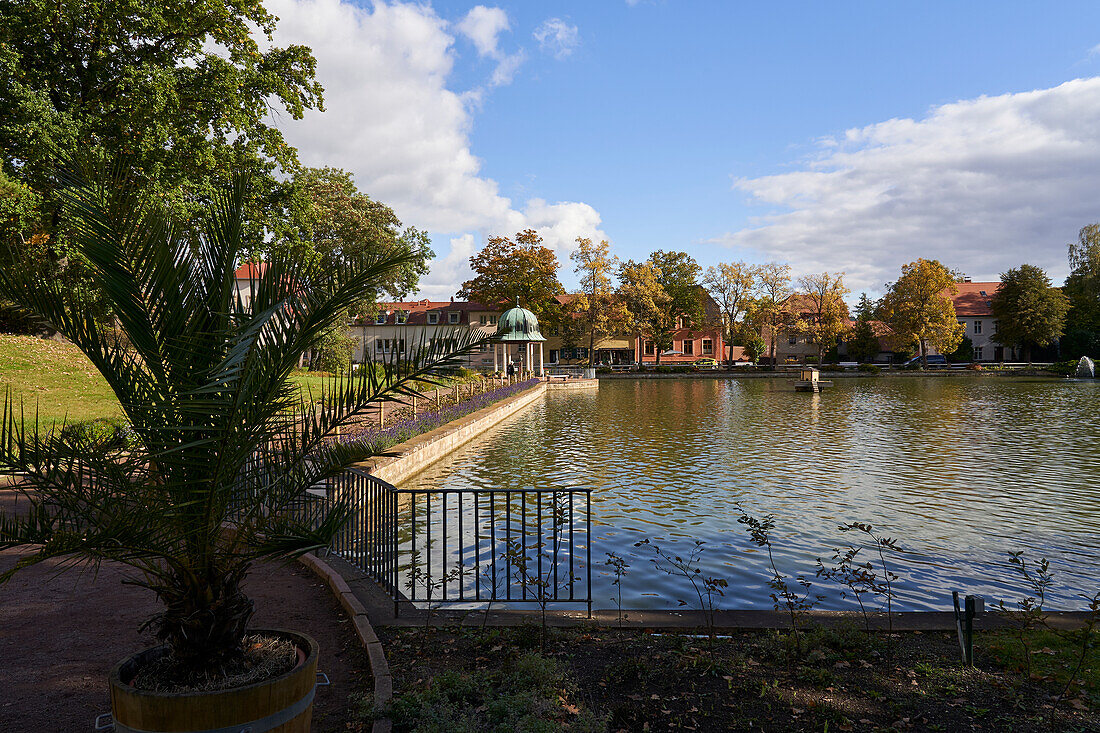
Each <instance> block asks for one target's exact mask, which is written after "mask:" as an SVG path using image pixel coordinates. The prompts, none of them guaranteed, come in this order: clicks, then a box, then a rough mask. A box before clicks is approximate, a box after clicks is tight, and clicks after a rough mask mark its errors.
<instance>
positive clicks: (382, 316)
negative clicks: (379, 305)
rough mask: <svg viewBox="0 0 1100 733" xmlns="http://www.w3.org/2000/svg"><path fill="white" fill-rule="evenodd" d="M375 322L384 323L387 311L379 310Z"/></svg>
mask: <svg viewBox="0 0 1100 733" xmlns="http://www.w3.org/2000/svg"><path fill="white" fill-rule="evenodd" d="M374 322H375V323H378V324H382V323H385V322H386V311H378V315H377V316H376V317H375V319H374Z"/></svg>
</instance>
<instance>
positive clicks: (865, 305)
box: [855, 293, 878, 321]
mask: <svg viewBox="0 0 1100 733" xmlns="http://www.w3.org/2000/svg"><path fill="white" fill-rule="evenodd" d="M876 312H878V304H877V303H875V301H873V300H871V298H870V297H869V296H868V295H867V293H860V294H859V303H857V304H856V308H855V316H856V320H857V321H873V320H874V319H875V313H876Z"/></svg>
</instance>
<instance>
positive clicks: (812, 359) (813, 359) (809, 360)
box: [805, 356, 817, 364]
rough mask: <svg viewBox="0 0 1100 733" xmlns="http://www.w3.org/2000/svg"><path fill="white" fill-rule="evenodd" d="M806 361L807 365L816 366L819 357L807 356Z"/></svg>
mask: <svg viewBox="0 0 1100 733" xmlns="http://www.w3.org/2000/svg"><path fill="white" fill-rule="evenodd" d="M805 361H806V363H807V364H816V363H817V357H816V356H807V357H806V359H805Z"/></svg>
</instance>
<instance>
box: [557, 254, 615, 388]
mask: <svg viewBox="0 0 1100 733" xmlns="http://www.w3.org/2000/svg"><path fill="white" fill-rule="evenodd" d="M569 257H570V259H572V260H573V262H575V263H576V267H575V268H574V270H573V271H574V272H576V274H577V275H578V276H579V277H580V282H581V292H580V295H579V297H578V298H576V299H575V300H574V301H573V302H572V303H571V304H570V305H571V308H570V315H572V313H576V314H577V318H576V319H575V320H577V321H579V322H580V324H581V327H582V329H583V333H584V334H585V335H587V337H588V366H590V367H591V366H592V365H593V364H594V363H595V359H596V341H597V340H599V339H602V338H604V337H606V336H610V335H611V334H613V333H617V332H621V331H622V330H623V324H624V322H626V321H627V320H628V318H629V315H628V314H627V313H626V309H625V306H624V305H623V303H622V300H621V299H620V298H619V297H618V296H617V295H616V294H615V290H614V288H612V286H611V275H612V274H613V273H614V272H615V268H616V267H617V265H618V263H619V260H618V258H617V257H614V256H612V254H611V245H609V244H608V243H607V240H606V239H605V240H601V241H600V243H599V244H594V243H593V242H592V240H591V239H588V238H587V237H577V249H576V250H574V251H573V253H572V254H570V255H569Z"/></svg>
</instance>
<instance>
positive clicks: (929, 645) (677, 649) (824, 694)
mask: <svg viewBox="0 0 1100 733" xmlns="http://www.w3.org/2000/svg"><path fill="white" fill-rule="evenodd" d="M379 633H380V636H381V637H382V642H383V645H384V647H385V649H386V654H387V658H388V659H389V662H390V666H391V671H392V673H393V675H394V684H395V688H396V689H395V694H396V695H397V698H396V701H395V704H394V705H393V706H391V708H390V709H389V710H390V712H391V714H393V716H394V718H395V723H396V726H395V730H398V731H402V730H424V731H428V730H447V729H451V730H471V731H476V730H496V729H502V730H503V729H506V727H507V725H516V721H520V720H522V721H525V722H524V727H527V728H529V729H532V730H592V729H600V730H609V731H620V730H623V731H646V730H648V731H673V730H676V731H683V730H689V731H690V730H697V731H818V732H820V731H823V730H827V731H997V732H1001V731H1027V732H1028V733H1034V732H1038V731H1048V730H1053V731H1058V732H1059V733H1061V732H1063V731H1100V688H1098V686H1097V685H1096V679H1097V677H1098V676H1100V657H1093V658H1092V659H1090V660H1089V662H1088V663H1087V664H1088V665H1089V666H1088V669H1089V670H1090V674H1089V675H1086V677H1085V679H1086V682H1085V684H1084V685H1082V686H1076V687H1074V688H1072V689H1071V690H1070V692H1069V694H1068V695H1067V696H1066V697H1065V698H1064V699H1063V700H1061V702H1060V703H1059V705H1058V708H1057V710H1056V712H1055V714H1054V716H1053V721H1051V711H1052V702H1053V698H1054V697H1055V696H1057V695H1058V694H1059V693H1060V692H1061V690H1062V688H1063V686H1064V682H1062V681H1061V680H1064V679H1065V677H1064V671H1065V670H1066V669H1067V668H1071V667H1072V663H1073V662H1074V658H1073V657H1072V656H1071V653H1070V652H1071V651H1072V650H1070V649H1059V650H1058V652H1054V650H1052V649H1050V648H1048V647H1046V646H1042V644H1043V643H1044V640H1043V639H1041V638H1039V639H1036V641H1038V642H1039V644H1038V645H1034V646H1033V647H1032V651H1033V652H1036V653H1037V655H1038V657H1041V658H1042V660H1043V664H1044V665H1045V667H1043V668H1035V667H1034V666H1033V672H1035V674H1034V675H1033V678H1032V679H1025V676H1024V675H1023V674H1022V673H1021V671H1020V670H1019V669H1017V668H1016V667H1015V662H1014V657H1013V654H1014V652H1013V651H1012V647H1013V645H1014V644H1015V643H1016V642H1015V641H1014V640H1013V639H1011V638H1009V637H1006V636H1001V635H998V636H994V635H993V634H990V635H988V636H982V637H979V640H978V643H977V646H976V666H975V667H973V668H968V667H965V666H963V665H962V663H961V662H960V654H959V648H958V644H957V641H956V638H955V636H954V635H953V634H947V633H939V632H937V633H928V632H926V633H905V634H899V635H895V636H893V637H890V636H887V635H885V634H865V633H863V631H861V630H856V629H849V630H843V631H831V630H812V631H810V632H808V633H806V634H804V635H803V637H802V638H801V639H800V641H799V646H798V648H797V649H796V648H794V647H793V646H792V643H791V639H790V638H789V637H788V636H787V635H786V633H785V632H784V633H779V632H774V631H753V632H746V633H733V634H731V635H729V637H728V638H720V639H717V640H716V641H714V642H713V643H711V642H710V641H709V640H708V639H705V638H691V637H689V636H687V635H653V634H646V633H643V632H632V631H626V632H621V633H620V632H618V631H617V630H610V629H598V630H594V629H588V630H581V629H550V630H549V634H548V638H547V640H546V643H545V647H544V648H542V649H541V650H540V647H542V645H541V640H540V632H539V629H538V628H537V627H521V628H513V629H500V628H490V629H485V630H482V629H471V628H457V627H452V628H443V629H418V628H407V627H406V628H396V627H389V628H384V629H380V630H379ZM1051 643H1052V642H1051ZM1044 650H1045V651H1044ZM538 660H543V661H544V662H545V664H543V663H542V662H539V661H538ZM540 665H542V666H540ZM1066 665H1070V667H1067V666H1066ZM533 674H534V675H541V676H542V677H543V678H544V679H546V680H548V681H549V683H548V684H547V685H543V686H542V692H540V691H539V689H540V688H539V685H537V684H535V685H532V684H529V683H527V682H526V681H525V678H530V677H531V676H532V675H533ZM1056 677H1057V678H1058V679H1055V678H1056ZM540 695H541V696H540ZM502 700H504V701H506V702H505V704H503V705H502V704H501V702H500V701H502ZM593 721H597V724H596V725H595V726H593ZM368 723H369V721H368V720H366V719H364V720H363V721H362V722H361V723H360V727H359V729H366V726H367V725H368ZM502 725H504V726H505V727H500V726H502Z"/></svg>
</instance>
